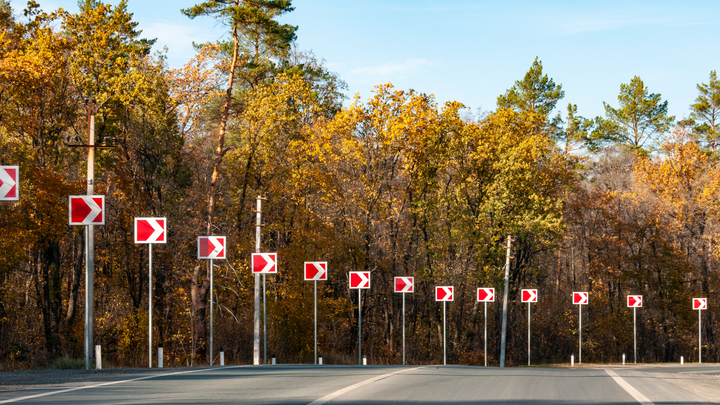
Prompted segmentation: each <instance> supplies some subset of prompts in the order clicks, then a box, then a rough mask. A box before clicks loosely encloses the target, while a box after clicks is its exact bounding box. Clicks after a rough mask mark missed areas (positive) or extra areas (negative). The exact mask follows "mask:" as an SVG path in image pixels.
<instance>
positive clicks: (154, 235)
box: [135, 218, 167, 243]
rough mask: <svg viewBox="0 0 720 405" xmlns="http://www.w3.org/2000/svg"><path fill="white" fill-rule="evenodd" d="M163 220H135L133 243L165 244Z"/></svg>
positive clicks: (164, 223) (165, 228) (165, 224)
mask: <svg viewBox="0 0 720 405" xmlns="http://www.w3.org/2000/svg"><path fill="white" fill-rule="evenodd" d="M166 234H167V221H166V220H165V218H135V243H165V242H166V238H165V235H166Z"/></svg>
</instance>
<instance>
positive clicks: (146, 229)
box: [135, 218, 167, 368]
mask: <svg viewBox="0 0 720 405" xmlns="http://www.w3.org/2000/svg"><path fill="white" fill-rule="evenodd" d="M166 235H167V220H166V219H165V218H135V243H136V244H147V245H148V353H149V357H148V363H149V366H148V367H149V368H152V352H153V350H152V301H153V297H152V292H153V282H152V245H153V244H154V243H166V242H167V238H166Z"/></svg>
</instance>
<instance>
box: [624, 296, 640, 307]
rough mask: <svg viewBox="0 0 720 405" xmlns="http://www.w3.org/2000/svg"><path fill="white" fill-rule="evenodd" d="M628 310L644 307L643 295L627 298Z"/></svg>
mask: <svg viewBox="0 0 720 405" xmlns="http://www.w3.org/2000/svg"><path fill="white" fill-rule="evenodd" d="M627 306H628V308H640V307H642V295H628V296H627Z"/></svg>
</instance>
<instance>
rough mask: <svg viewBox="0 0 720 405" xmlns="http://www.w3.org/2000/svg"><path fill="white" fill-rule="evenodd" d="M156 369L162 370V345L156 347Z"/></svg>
mask: <svg viewBox="0 0 720 405" xmlns="http://www.w3.org/2000/svg"><path fill="white" fill-rule="evenodd" d="M158 368H163V350H162V345H160V346H158Z"/></svg>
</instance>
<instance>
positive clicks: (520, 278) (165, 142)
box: [0, 0, 720, 370]
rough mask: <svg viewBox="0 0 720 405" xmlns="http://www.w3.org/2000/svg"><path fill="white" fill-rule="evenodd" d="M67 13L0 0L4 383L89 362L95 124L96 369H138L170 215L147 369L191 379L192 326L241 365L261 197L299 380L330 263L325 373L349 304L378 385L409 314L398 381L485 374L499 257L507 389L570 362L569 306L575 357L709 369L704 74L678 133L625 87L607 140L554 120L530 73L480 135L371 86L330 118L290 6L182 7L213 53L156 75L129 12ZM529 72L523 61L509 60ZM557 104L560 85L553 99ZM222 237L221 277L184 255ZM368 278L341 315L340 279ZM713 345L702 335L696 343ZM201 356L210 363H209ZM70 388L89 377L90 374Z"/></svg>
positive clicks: (272, 329)
mask: <svg viewBox="0 0 720 405" xmlns="http://www.w3.org/2000/svg"><path fill="white" fill-rule="evenodd" d="M79 5H80V9H79V12H77V13H69V12H67V11H65V10H63V9H58V10H42V9H41V8H40V6H39V5H38V4H37V3H35V2H34V1H29V2H28V3H27V7H26V8H25V9H24V10H14V9H12V7H11V5H10V3H9V2H8V1H7V0H0V165H13V166H19V168H20V178H21V184H20V198H19V200H18V201H0V234H1V235H2V236H1V237H0V251H1V252H2V254H1V255H0V369H2V370H18V369H25V368H36V367H53V366H57V365H58V364H60V363H61V362H60V360H61V359H66V360H67V359H82V358H83V328H84V326H83V317H84V311H85V310H84V308H85V300H84V296H85V289H86V286H85V282H84V279H85V259H86V258H85V248H84V247H85V234H84V229H83V228H84V227H82V226H70V225H68V212H67V210H68V196H70V195H82V194H85V191H86V186H87V185H86V177H85V173H86V172H87V166H86V165H87V154H88V150H87V149H86V148H76V147H71V146H70V145H71V144H74V143H78V142H80V143H85V142H86V141H87V133H88V114H89V111H92V113H93V114H94V120H95V139H96V143H97V144H102V145H105V146H108V147H107V148H103V149H97V150H96V152H95V153H96V158H95V159H96V160H95V169H94V170H95V184H94V187H95V193H96V194H98V195H104V196H105V204H106V207H105V209H106V222H105V225H103V226H96V227H95V228H94V229H95V231H94V232H95V234H94V243H95V253H94V268H95V270H94V277H95V283H94V302H93V307H94V319H95V321H94V322H95V328H94V340H95V342H94V343H95V344H99V345H101V346H102V348H103V359H104V361H105V362H106V363H107V364H106V367H146V366H147V364H148V337H149V330H148V282H149V277H148V276H149V274H148V247H147V245H140V244H135V243H134V240H133V226H134V225H133V219H134V218H136V217H166V218H167V223H168V237H167V243H166V244H158V245H155V246H154V248H153V266H154V267H153V298H152V299H153V302H152V304H153V322H154V330H153V332H152V336H153V346H154V347H157V346H159V345H162V347H163V348H164V364H165V366H166V367H168V366H170V367H180V366H200V365H203V366H204V365H207V364H208V363H209V359H208V353H209V348H208V337H209V333H210V331H209V316H210V305H213V309H214V322H213V324H214V333H213V336H214V347H215V353H214V354H215V356H217V351H218V349H219V348H222V349H224V353H225V362H226V364H252V361H253V316H254V307H253V294H254V284H255V276H254V275H253V274H252V273H251V269H250V256H251V253H253V252H255V230H256V227H255V221H256V213H255V211H254V209H255V207H256V206H255V204H256V199H257V198H258V197H259V196H260V197H263V198H264V200H263V208H262V220H263V224H264V226H263V227H262V228H261V233H262V245H261V246H262V247H261V249H262V252H277V254H278V269H279V270H278V273H277V274H276V275H269V276H268V277H267V291H266V294H265V297H264V298H265V302H266V304H267V345H268V355H270V354H272V355H274V356H276V358H277V361H278V362H279V363H312V362H313V349H314V346H313V283H312V282H308V281H304V279H303V263H304V262H306V261H326V262H327V263H328V269H329V270H328V280H327V281H322V282H319V283H318V311H319V313H318V345H319V348H318V350H319V354H320V355H322V356H323V362H324V363H325V364H357V350H358V349H357V347H358V322H357V321H358V319H357V317H358V308H359V306H360V307H361V308H362V348H363V354H364V355H366V356H367V358H368V363H369V364H402V336H403V331H402V319H403V316H402V315H403V314H402V294H397V293H394V292H393V278H394V277H395V276H412V277H414V278H415V292H414V293H412V294H407V295H406V313H405V314H406V323H407V327H406V348H407V349H406V350H407V362H408V364H438V363H441V362H442V358H443V335H442V324H443V319H442V303H438V302H436V301H435V286H454V287H455V297H454V301H453V302H450V303H448V304H447V328H448V329H447V339H448V340H447V350H448V352H447V357H448V358H447V361H448V363H449V364H468V365H482V364H483V359H484V356H485V355H486V353H484V352H483V339H484V336H483V325H484V321H485V320H484V313H483V306H482V304H481V303H479V302H477V300H476V289H477V288H478V287H494V288H495V290H496V301H495V302H494V303H490V304H489V305H488V320H487V321H488V336H487V338H488V352H487V358H488V364H489V365H493V366H497V365H498V364H499V358H500V328H501V321H502V298H503V297H502V295H503V294H502V291H503V287H504V283H503V277H504V274H505V258H506V253H505V245H506V239H507V237H508V236H512V238H513V242H512V260H511V261H510V267H509V293H508V301H509V307H508V308H509V314H508V332H507V333H508V340H507V349H506V350H507V358H506V364H507V365H508V366H518V365H524V364H526V361H527V326H528V325H527V306H526V304H522V303H521V302H520V294H519V292H520V290H521V289H525V288H533V289H537V290H538V302H537V303H536V304H533V305H532V332H531V333H532V340H531V344H532V356H533V364H551V363H569V361H570V356H571V355H573V354H574V355H575V356H576V358H577V354H578V334H579V332H580V330H579V319H578V307H577V305H573V304H572V300H571V298H572V292H573V291H587V292H589V305H586V306H584V307H583V311H582V314H583V321H582V327H583V329H582V338H583V343H582V344H583V348H582V353H583V361H584V362H586V363H611V362H612V363H617V362H620V359H621V356H622V355H623V354H627V355H628V356H630V357H629V358H632V357H631V356H632V350H633V329H632V325H633V312H632V309H630V308H627V306H626V296H627V295H630V294H635V295H642V296H643V307H642V308H639V309H638V310H637V342H638V361H639V362H676V361H678V362H679V360H680V356H684V358H685V361H688V362H689V361H693V362H697V361H698V347H697V343H698V313H697V311H693V309H692V307H691V299H692V298H696V297H706V298H707V299H708V309H707V310H706V311H702V343H703V350H702V354H703V361H708V362H720V348H719V347H718V343H720V336H718V334H720V313H719V312H718V311H719V310H720V292H719V291H718V290H717V289H716V288H715V287H716V286H718V283H719V282H720V279H719V276H720V249H719V246H720V245H718V241H720V226H719V225H720V223H719V221H720V198H718V197H720V150H718V148H720V136H719V135H720V133H719V130H720V129H719V128H718V125H720V81H718V78H717V75H716V72H715V71H712V72H709V76H708V77H705V78H703V77H700V78H698V79H697V80H698V84H697V98H696V100H695V102H694V103H693V104H692V105H690V106H689V111H691V114H689V117H688V118H683V119H677V118H676V117H673V116H670V115H669V114H668V101H667V100H664V99H663V97H662V95H661V94H657V93H653V92H652V90H651V89H649V88H648V87H647V86H646V85H645V84H644V82H643V80H642V79H641V78H640V77H637V76H634V77H632V78H630V77H631V76H632V72H629V73H628V77H629V81H628V82H627V83H618V84H617V85H618V86H619V92H618V96H617V99H616V100H607V102H606V103H604V111H605V114H604V116H602V117H582V116H580V115H579V114H578V112H577V111H578V110H577V106H576V105H574V104H572V103H569V104H567V105H565V102H564V101H563V100H564V96H565V93H564V91H563V89H562V84H560V83H559V78H555V79H554V78H552V77H551V76H549V73H550V72H545V71H544V70H543V65H542V61H541V59H540V57H538V58H536V59H535V61H532V63H531V65H530V66H529V70H528V71H527V74H526V75H525V76H524V77H521V78H518V80H517V81H516V82H515V83H508V90H507V91H506V92H505V93H504V94H500V95H498V96H497V106H496V108H495V109H494V110H492V111H485V112H473V111H472V110H471V109H470V108H468V107H467V106H464V105H463V104H461V103H459V102H446V103H443V104H440V103H438V102H437V101H436V99H435V97H434V96H433V95H432V94H423V93H419V92H416V91H414V90H412V89H398V88H395V87H394V86H393V85H392V84H390V83H384V84H382V83H380V84H378V85H377V86H376V87H375V89H374V92H373V95H372V97H370V98H369V99H367V100H363V99H360V98H359V97H357V96H356V97H354V98H348V97H347V96H346V95H345V93H344V91H345V90H346V89H347V86H346V84H345V83H344V82H343V80H342V78H341V77H338V75H337V74H335V73H333V72H332V71H330V70H329V69H328V68H327V67H326V64H325V62H324V61H323V59H322V58H321V57H320V56H316V55H314V54H313V53H312V52H309V51H303V50H300V49H298V47H297V45H296V42H295V41H296V39H297V38H296V31H297V27H295V26H292V25H287V24H282V23H280V22H278V17H279V16H282V15H285V14H287V13H291V12H292V11H293V5H292V4H291V1H290V0H253V1H249V0H209V1H206V2H204V3H199V4H197V5H196V6H194V7H192V8H188V9H184V10H182V12H183V13H184V14H185V15H186V16H187V17H188V20H187V21H188V24H192V22H193V21H192V20H193V19H195V18H210V19H215V20H217V21H218V23H220V24H223V26H225V27H226V28H227V35H226V36H225V37H223V38H224V39H223V40H222V41H219V42H216V43H204V44H196V50H197V52H196V55H195V56H194V58H192V59H191V60H189V61H187V63H186V64H185V65H184V66H182V67H181V68H177V69H174V68H170V67H168V65H167V63H166V58H165V57H164V55H163V52H153V51H152V46H153V44H154V42H155V41H154V40H153V39H152V38H144V37H143V36H142V33H141V31H140V28H141V27H139V26H138V23H137V22H135V21H133V18H132V11H131V10H128V4H127V1H121V2H119V4H117V5H115V6H113V5H109V4H105V3H102V2H101V1H97V0H83V1H81V2H80V3H79ZM528 62H530V61H528ZM556 80H558V82H556ZM201 235H223V236H226V237H227V253H228V257H227V260H222V261H221V260H216V261H214V302H212V303H211V302H210V300H209V291H208V290H209V287H210V284H209V279H208V278H209V271H210V268H209V265H208V261H207V260H198V259H197V245H196V243H197V237H198V236H201ZM351 271H369V272H371V277H372V288H371V289H369V290H365V291H363V295H362V302H358V298H357V293H356V291H355V290H350V289H349V288H348V273H349V272H351ZM716 331H717V332H718V333H715V332H716ZM217 361H218V360H217V358H215V363H216V364H217ZM83 366H84V363H83Z"/></svg>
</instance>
